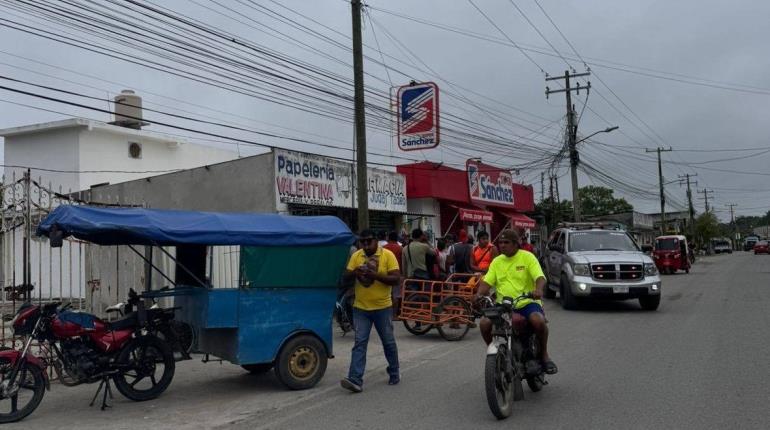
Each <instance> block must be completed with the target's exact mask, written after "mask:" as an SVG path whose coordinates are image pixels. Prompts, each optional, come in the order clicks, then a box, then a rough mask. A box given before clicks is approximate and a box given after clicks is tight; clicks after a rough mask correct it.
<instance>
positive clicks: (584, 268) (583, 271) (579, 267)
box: [572, 264, 591, 276]
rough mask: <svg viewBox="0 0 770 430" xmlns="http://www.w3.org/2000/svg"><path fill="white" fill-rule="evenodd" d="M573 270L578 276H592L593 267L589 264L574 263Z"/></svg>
mask: <svg viewBox="0 0 770 430" xmlns="http://www.w3.org/2000/svg"><path fill="white" fill-rule="evenodd" d="M572 272H573V273H575V275H576V276H590V275H591V268H590V267H589V266H588V265H587V264H573V265H572Z"/></svg>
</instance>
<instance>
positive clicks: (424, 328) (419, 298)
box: [401, 293, 433, 336]
mask: <svg viewBox="0 0 770 430" xmlns="http://www.w3.org/2000/svg"><path fill="white" fill-rule="evenodd" d="M401 306H402V309H404V308H407V307H412V308H419V309H420V310H424V311H428V312H430V309H429V308H430V296H428V295H427V294H420V293H412V294H409V295H408V296H406V297H405V298H404V301H403V302H402V303H401ZM404 310H406V309H404ZM402 314H403V312H402ZM402 321H403V323H404V328H406V331H408V332H409V333H412V334H413V335H415V336H422V335H424V334H425V333H427V332H429V331H430V329H432V328H433V324H427V323H424V322H419V321H414V320H409V319H404V320H402Z"/></svg>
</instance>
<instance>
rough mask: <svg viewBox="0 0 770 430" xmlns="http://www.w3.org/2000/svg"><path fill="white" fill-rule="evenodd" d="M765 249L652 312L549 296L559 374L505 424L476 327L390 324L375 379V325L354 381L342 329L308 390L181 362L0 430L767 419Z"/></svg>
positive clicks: (769, 262) (723, 264) (714, 271)
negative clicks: (102, 405)
mask: <svg viewBox="0 0 770 430" xmlns="http://www.w3.org/2000/svg"><path fill="white" fill-rule="evenodd" d="M769 280H770V256H767V255H759V256H754V255H751V254H747V253H735V254H732V255H720V256H714V257H707V258H701V259H700V260H699V261H698V262H696V265H695V266H694V268H693V270H692V271H691V273H690V274H689V275H685V274H678V275H673V276H665V277H664V280H663V286H664V287H663V288H664V290H663V294H664V296H663V297H664V298H663V301H662V303H661V307H660V309H659V310H658V311H656V312H645V311H642V310H640V308H639V306H638V304H637V302H635V301H634V302H619V303H608V304H601V305H595V306H591V307H589V308H588V309H584V310H581V311H573V312H568V311H563V310H562V309H561V308H560V307H558V304H557V302H555V301H548V302H547V303H546V311H547V313H548V318H549V320H550V327H551V341H550V345H551V346H550V349H551V353H552V356H553V358H554V359H555V361H556V362H557V364H558V365H559V374H558V375H555V376H552V377H550V378H549V381H550V385H548V386H546V387H545V388H544V389H543V391H541V392H540V393H536V394H535V393H531V392H529V390H528V388H526V386H525V392H526V399H525V400H524V401H522V402H518V403H516V405H515V408H514V414H513V415H512V416H511V418H509V419H508V420H507V421H506V422H498V421H497V420H495V418H494V417H493V416H492V414H491V413H490V411H489V409H488V407H487V403H486V398H485V396H484V379H483V370H484V369H483V367H484V351H485V348H484V346H483V342H482V340H481V338H480V336H479V334H478V332H477V330H472V331H471V333H470V334H469V335H468V336H467V337H466V338H465V339H464V340H462V341H460V342H446V341H444V340H443V339H441V338H440V337H439V336H438V334H436V333H433V332H431V333H430V334H428V335H426V336H423V337H416V336H412V335H410V334H409V333H407V332H406V331H405V330H403V328H402V327H400V326H399V327H398V330H397V339H398V341H399V348H400V353H401V356H402V363H401V366H402V382H401V384H400V385H398V386H394V387H392V386H388V385H387V383H386V382H387V375H386V373H385V362H384V359H383V358H382V352H381V349H380V348H379V345H378V340H377V338H376V336H373V338H372V344H371V346H370V362H369V367H368V371H367V374H366V381H365V386H364V392H363V393H361V394H351V393H349V392H347V391H344V390H342V389H341V388H339V385H338V381H339V379H340V378H341V377H343V376H344V375H345V371H346V368H347V364H348V359H349V349H350V346H351V339H350V336H348V337H346V338H341V337H338V338H337V339H335V342H336V344H335V349H336V354H337V358H335V359H334V360H331V361H330V365H329V369H328V371H327V374H326V377H325V378H324V380H323V381H322V383H321V384H319V386H318V387H316V388H315V389H313V390H308V391H303V392H289V391H285V390H283V389H282V388H281V387H280V386H279V384H278V382H277V381H276V380H275V379H274V377H273V376H272V375H265V376H250V375H246V374H245V373H244V372H243V371H242V370H240V369H239V368H238V367H236V366H232V365H227V364H226V365H220V364H216V363H209V364H205V365H204V364H201V363H198V362H185V363H181V364H180V365H179V371H178V375H177V378H176V379H175V381H174V383H173V384H172V385H171V387H170V388H169V390H168V391H167V393H166V394H165V395H164V396H162V397H161V398H160V399H157V400H155V401H152V402H146V403H133V402H130V401H127V400H125V399H122V398H116V400H115V407H114V408H113V409H112V410H109V411H107V412H101V411H99V410H98V409H96V408H89V407H88V402H89V401H90V397H91V395H92V394H93V392H94V390H95V388H96V387H95V386H86V387H77V388H74V389H68V388H65V387H61V386H58V385H54V386H53V391H52V392H50V393H47V394H46V398H45V399H44V400H43V403H42V405H41V406H40V408H39V409H38V410H37V411H36V412H35V413H34V414H33V415H31V416H30V417H29V418H28V419H27V420H25V421H23V422H22V423H20V424H16V425H11V426H6V428H38V429H43V428H74V427H75V426H77V427H78V428H79V429H91V428H93V429H120V428H126V429H136V428H154V429H164V428H191V429H204V428H206V429H208V428H221V429H305V428H307V429H310V428H312V429H334V430H339V429H354V428H361V429H368V430H374V429H387V430H392V429H434V428H442V429H501V428H510V426H514V425H515V426H516V428H547V429H559V428H564V429H570V430H573V429H604V428H606V429H617V428H622V429H649V428H666V429H675V428H682V429H685V428H693V429H695V428H697V429H710V428H713V429H724V428H736V429H737V428H746V429H762V428H767V427H768V423H770V407H768V405H770V384H769V382H770V381H768V375H770V342H769V341H768V339H770V336H769V335H768V329H769V328H770V282H768V281H769Z"/></svg>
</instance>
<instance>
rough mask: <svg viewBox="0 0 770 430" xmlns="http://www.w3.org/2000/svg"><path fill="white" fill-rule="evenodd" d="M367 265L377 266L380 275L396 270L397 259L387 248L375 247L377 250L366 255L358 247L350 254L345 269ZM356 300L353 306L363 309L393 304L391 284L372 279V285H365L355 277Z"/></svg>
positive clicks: (369, 309) (372, 309)
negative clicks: (372, 253) (370, 254)
mask: <svg viewBox="0 0 770 430" xmlns="http://www.w3.org/2000/svg"><path fill="white" fill-rule="evenodd" d="M364 264H366V265H368V266H369V267H371V268H373V269H374V268H375V267H376V268H377V273H379V274H380V275H382V276H385V275H387V274H388V272H392V271H394V270H395V271H398V270H399V268H398V261H397V260H396V256H395V255H393V253H392V252H390V251H388V250H387V249H383V248H381V247H378V248H377V252H375V253H374V255H372V256H367V255H366V253H364V250H363V249H359V250H358V251H356V252H354V253H353V255H351V256H350V260H349V261H348V267H347V269H348V270H350V271H351V272H352V271H355V270H356V268H357V267H359V266H362V265H364ZM355 293H356V300H355V301H354V302H353V307H354V308H358V309H361V310H364V311H378V310H381V309H386V308H389V307H391V306H393V301H392V300H391V298H390V294H391V286H390V285H385V284H383V283H382V282H380V281H374V283H372V285H369V286H365V285H363V284H362V283H361V281H359V280H358V279H356V288H355Z"/></svg>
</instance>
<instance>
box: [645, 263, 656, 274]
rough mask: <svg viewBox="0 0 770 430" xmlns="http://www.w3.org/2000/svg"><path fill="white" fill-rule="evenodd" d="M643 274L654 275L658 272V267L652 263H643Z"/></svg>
mask: <svg viewBox="0 0 770 430" xmlns="http://www.w3.org/2000/svg"><path fill="white" fill-rule="evenodd" d="M644 274H645V275H647V276H655V275H657V274H658V268H657V267H655V264H653V263H644Z"/></svg>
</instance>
